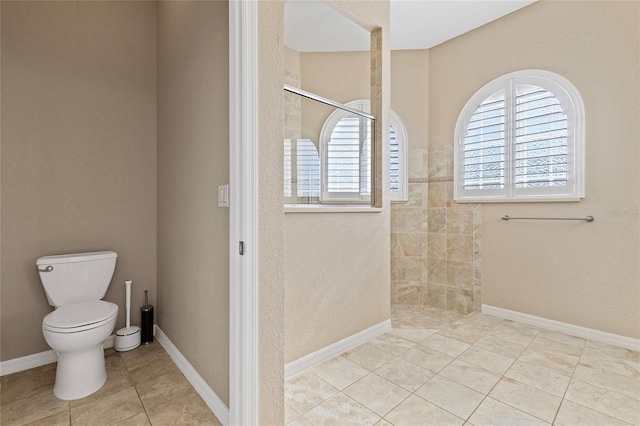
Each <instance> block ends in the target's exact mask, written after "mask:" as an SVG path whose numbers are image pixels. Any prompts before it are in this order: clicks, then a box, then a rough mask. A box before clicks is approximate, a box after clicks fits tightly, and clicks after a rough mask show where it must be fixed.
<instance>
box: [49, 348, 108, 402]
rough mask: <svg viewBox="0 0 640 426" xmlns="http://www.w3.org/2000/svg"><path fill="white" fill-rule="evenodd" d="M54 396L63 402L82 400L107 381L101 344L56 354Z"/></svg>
mask: <svg viewBox="0 0 640 426" xmlns="http://www.w3.org/2000/svg"><path fill="white" fill-rule="evenodd" d="M57 354H58V366H57V369H56V383H55V385H54V386H53V393H54V395H55V396H56V397H57V398H59V399H63V400H74V399H80V398H84V397H85V396H89V395H91V394H92V393H94V392H96V391H98V390H99V389H100V388H101V387H102V385H104V384H105V382H106V381H107V370H106V368H105V360H104V350H103V347H102V343H100V344H99V345H95V346H92V347H91V348H88V349H86V350H83V351H80V352H57Z"/></svg>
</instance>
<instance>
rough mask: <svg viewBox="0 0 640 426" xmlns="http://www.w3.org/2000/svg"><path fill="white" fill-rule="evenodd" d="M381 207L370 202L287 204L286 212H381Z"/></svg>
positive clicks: (285, 206)
mask: <svg viewBox="0 0 640 426" xmlns="http://www.w3.org/2000/svg"><path fill="white" fill-rule="evenodd" d="M382 210H383V209H382V208H380V207H371V206H370V205H368V204H364V205H362V204H285V205H284V212H285V213H380V212H382Z"/></svg>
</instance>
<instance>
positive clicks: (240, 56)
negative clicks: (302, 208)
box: [229, 0, 259, 425]
mask: <svg viewBox="0 0 640 426" xmlns="http://www.w3.org/2000/svg"><path fill="white" fill-rule="evenodd" d="M258 3H259V2H258V1H244V0H229V160H230V164H229V209H230V210H229V250H230V256H229V258H230V260H229V263H230V265H229V286H230V288H229V355H230V358H229V364H230V365H229V424H230V425H256V424H258V403H259V393H258V389H259V386H258V385H259V380H258V361H259V360H258V178H257V167H258V145H257V144H258V107H257V105H258ZM240 244H242V245H243V253H242V254H241V253H240V247H239V246H240Z"/></svg>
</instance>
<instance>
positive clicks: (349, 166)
mask: <svg viewBox="0 0 640 426" xmlns="http://www.w3.org/2000/svg"><path fill="white" fill-rule="evenodd" d="M346 106H348V107H350V108H353V109H358V110H360V111H363V112H370V109H371V104H370V101H369V100H367V99H362V100H357V101H352V102H349V103H347V104H346ZM389 144H390V158H389V196H390V198H391V201H404V200H407V197H408V191H407V132H406V129H405V127H404V124H403V123H402V120H401V119H400V117H399V116H398V115H397V114H396V113H395V112H394V111H391V116H390V126H389ZM320 147H321V153H320V155H321V159H322V160H321V166H322V167H321V180H322V200H323V201H329V202H331V201H334V202H335V201H345V202H358V201H368V200H370V197H371V160H370V158H371V155H370V154H371V123H370V121H369V120H367V119H364V118H361V117H357V116H355V115H353V114H350V113H349V112H347V111H343V110H336V111H334V112H333V113H332V114H331V115H330V116H329V117H328V118H327V120H326V121H325V123H324V125H323V126H322V131H321V132H320Z"/></svg>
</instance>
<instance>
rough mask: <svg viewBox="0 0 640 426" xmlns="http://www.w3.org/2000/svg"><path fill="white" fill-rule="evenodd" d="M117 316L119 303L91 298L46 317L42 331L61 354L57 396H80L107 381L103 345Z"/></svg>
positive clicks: (68, 397) (50, 344)
mask: <svg viewBox="0 0 640 426" xmlns="http://www.w3.org/2000/svg"><path fill="white" fill-rule="evenodd" d="M117 316H118V306H117V305H115V304H113V303H110V302H105V301H102V300H91V301H86V302H79V303H74V304H71V305H65V306H63V307H60V308H58V309H56V310H55V311H53V312H51V313H50V314H49V315H47V316H46V317H44V319H43V321H42V333H43V334H44V338H45V340H46V341H47V343H48V344H49V346H50V347H51V349H53V350H54V351H55V352H56V353H57V354H58V367H57V370H56V382H55V385H54V387H53V393H54V394H55V396H56V397H58V398H60V399H64V400H73V399H80V398H83V397H85V396H87V395H90V394H92V393H94V392H95V391H97V390H98V389H100V388H101V387H102V385H103V384H104V383H105V381H106V380H107V372H106V369H105V364H104V351H103V345H104V341H105V340H106V339H107V337H109V336H110V335H111V332H112V331H113V329H114V328H115V325H116V319H117Z"/></svg>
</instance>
